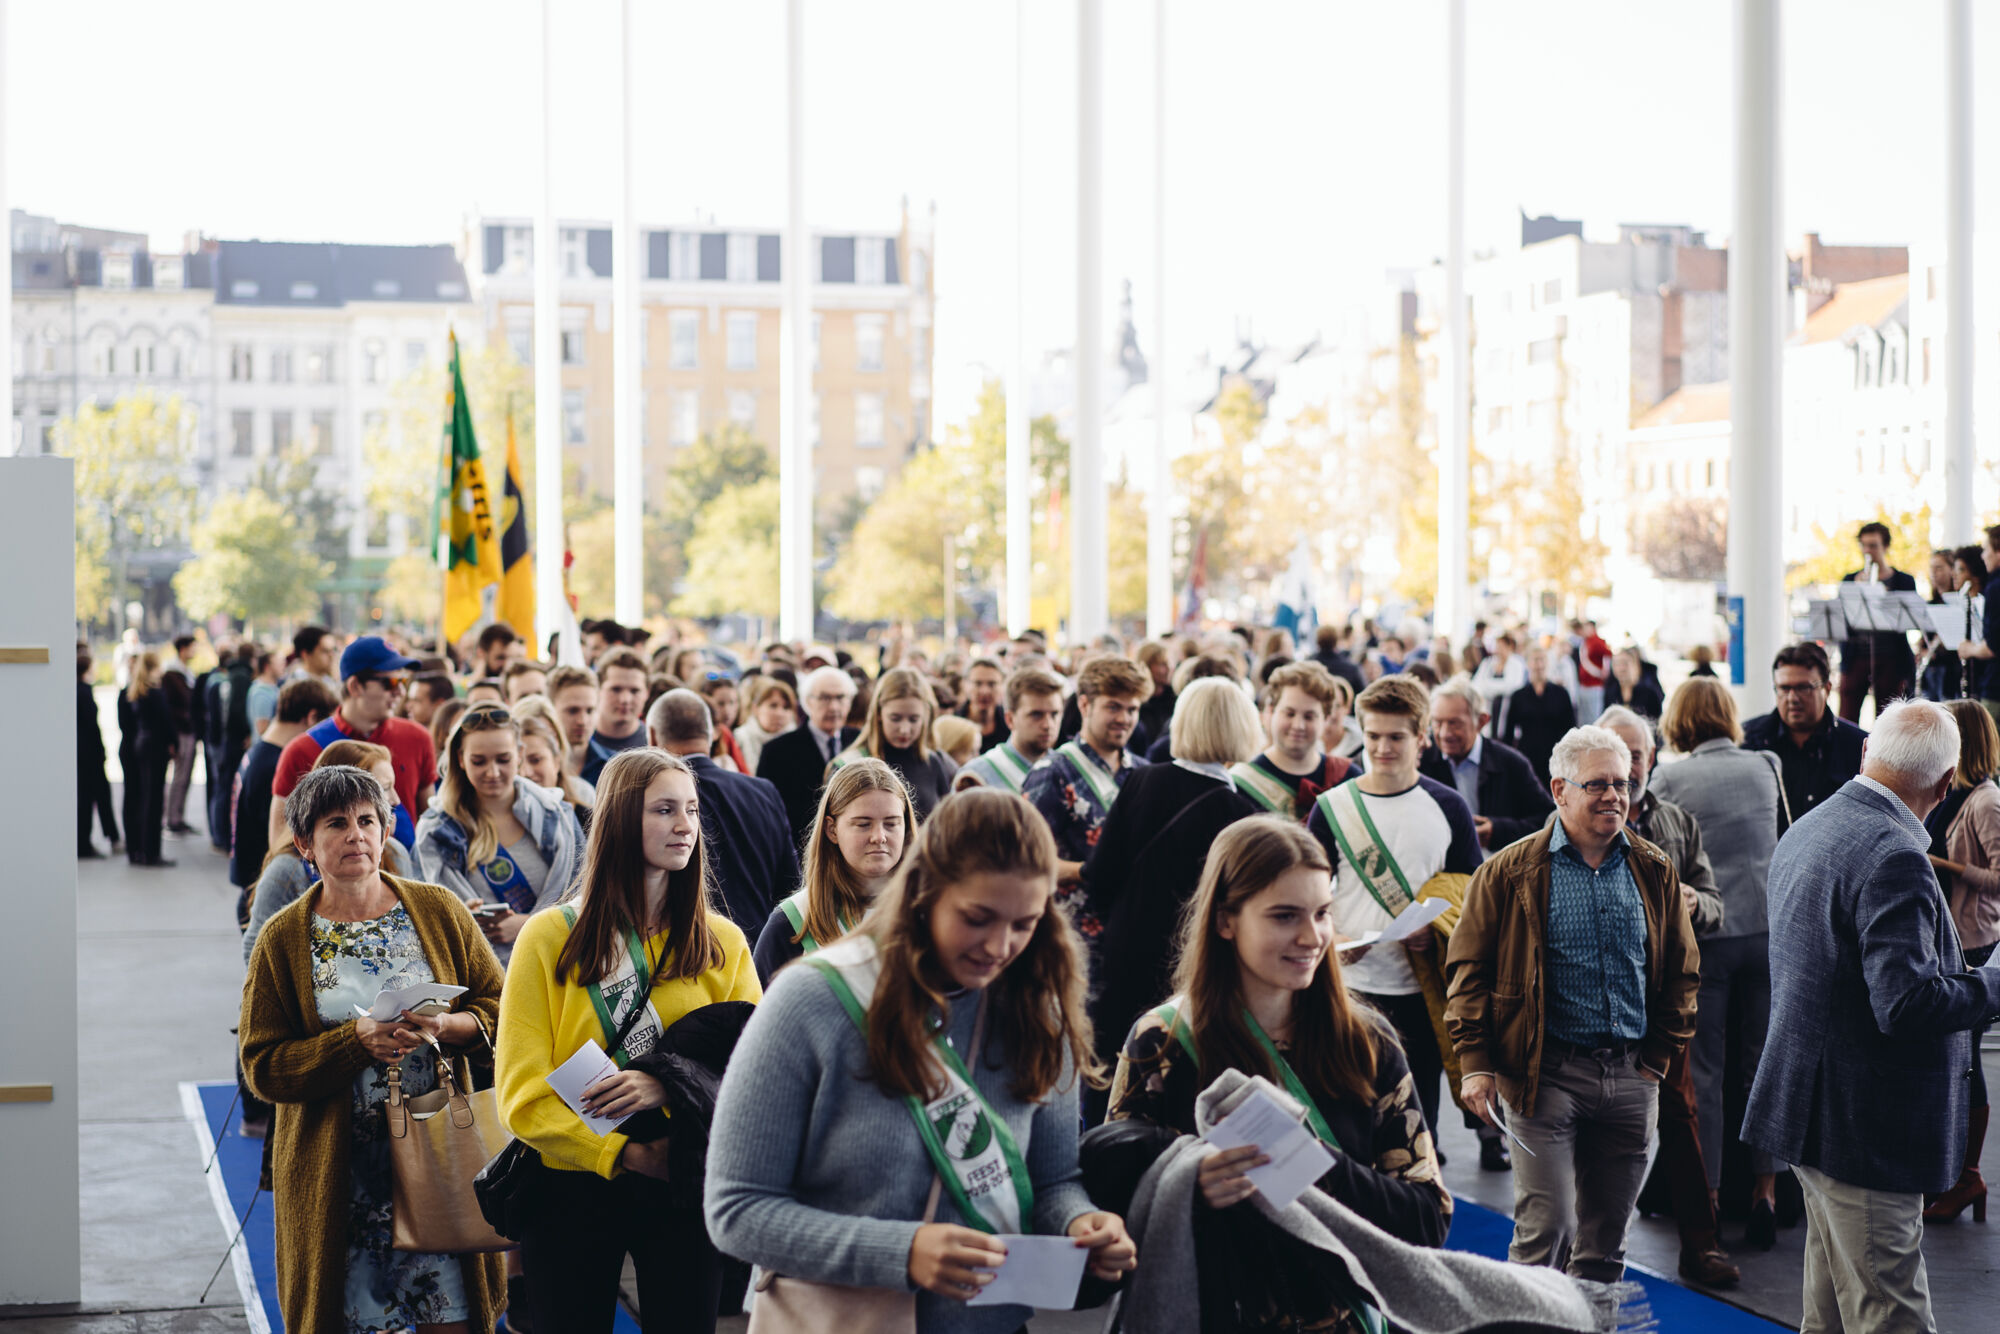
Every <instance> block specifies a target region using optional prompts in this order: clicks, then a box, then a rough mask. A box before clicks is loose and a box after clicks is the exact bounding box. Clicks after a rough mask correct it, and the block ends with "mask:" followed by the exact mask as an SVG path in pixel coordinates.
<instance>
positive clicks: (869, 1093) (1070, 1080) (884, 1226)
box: [707, 788, 1134, 1334]
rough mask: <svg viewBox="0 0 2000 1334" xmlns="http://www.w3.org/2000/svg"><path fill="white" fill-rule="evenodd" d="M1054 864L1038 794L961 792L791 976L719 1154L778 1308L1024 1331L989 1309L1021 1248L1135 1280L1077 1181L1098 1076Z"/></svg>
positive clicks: (754, 1054) (784, 979) (773, 1008)
mask: <svg viewBox="0 0 2000 1334" xmlns="http://www.w3.org/2000/svg"><path fill="white" fill-rule="evenodd" d="M1055 866H1056V851H1055V843H1054V840H1053V838H1052V837H1051V836H1050V834H1049V831H1048V828H1047V826H1046V825H1044V824H1043V823H1042V820H1041V817H1040V816H1038V815H1036V814H1035V811H1034V808H1033V807H1031V806H1029V805H1028V804H1027V802H1025V801H1024V800H1022V799H1021V798H1020V797H1016V796H1012V795H1010V794H1008V793H1004V792H996V791H993V790H992V789H990V788H975V789H974V790H972V791H970V792H961V793H958V794H956V795H953V796H949V797H946V798H945V800H944V801H943V802H941V803H940V804H939V805H938V808H937V810H936V811H935V812H934V813H933V814H932V816H931V818H930V820H929V821H928V822H927V823H926V824H925V825H924V826H923V828H922V830H921V831H920V832H919V833H918V835H917V840H916V846H915V847H913V848H912V849H911V851H910V854H909V856H908V858H907V859H906V860H905V862H904V864H903V867H902V869H901V870H899V871H898V872H897V873H896V876H895V877H894V878H893V879H892V880H891V881H890V882H889V884H888V886H887V887H885V888H884V889H883V891H882V894H881V896H880V897H879V898H878V899H877V900H876V901H875V905H874V907H872V908H871V909H870V910H869V912H868V915H867V916H866V917H865V918H864V919H863V920H862V922H861V924H860V925H859V927H857V928H856V930H855V931H854V932H853V934H851V935H849V936H847V937H846V938H845V939H842V940H839V941H836V942H834V943H833V944H831V945H828V946H826V947H824V948H822V949H820V950H819V951H818V952H817V953H815V954H813V955H811V956H809V957H808V958H807V959H806V960H805V961H804V962H803V963H801V964H799V965H798V966H796V967H792V968H787V969H785V970H784V971H783V972H781V973H780V974H779V975H778V976H777V977H776V978H775V979H774V980H773V982H772V984H771V992H770V995H769V996H768V997H766V999H765V1001H764V1003H763V1004H762V1005H761V1006H759V1007H758V1011H757V1013H756V1015H755V1016H754V1017H753V1018H752V1019H751V1020H750V1023H749V1025H748V1026H747V1027H746V1028H745V1029H744V1030H743V1037H742V1039H741V1040H740V1041H739V1042H738V1044H737V1047H736V1052H735V1056H734V1058H733V1059H732V1060H731V1062H730V1065H729V1071H728V1073H727V1074H726V1075H725V1076H724V1078H723V1081H722V1091H721V1094H720V1095H719V1097H718V1098H717V1101H716V1109H715V1119H714V1129H713V1132H712V1138H711V1139H710V1141H709V1151H708V1180H707V1214H708V1227H709V1233H710V1235H711V1236H713V1237H714V1238H715V1243H716V1245H717V1246H719V1247H720V1248H721V1249H722V1250H723V1251H724V1252H725V1253H727V1254H729V1255H733V1256H736V1257H738V1258H739V1259H744V1260H748V1261H751V1262H752V1263H754V1264H756V1265H758V1266H760V1267H761V1268H762V1269H763V1271H764V1275H765V1277H764V1278H763V1279H761V1280H760V1290H759V1292H758V1295H757V1298H756V1301H757V1302H758V1303H764V1302H767V1301H768V1302H771V1303H772V1304H773V1306H774V1308H775V1307H777V1306H787V1307H791V1308H792V1309H797V1308H798V1307H799V1306H806V1307H811V1306H813V1305H814V1304H815V1303H817V1304H818V1305H820V1306H821V1307H824V1306H825V1305H826V1304H827V1303H831V1302H834V1301H844V1302H849V1303H852V1302H855V1301H873V1300H878V1299H879V1303H880V1304H882V1305H885V1306H886V1305H900V1304H901V1303H902V1302H903V1301H905V1300H906V1298H905V1297H904V1294H908V1293H910V1291H911V1290H912V1289H913V1288H914V1289H917V1290H918V1291H916V1293H915V1296H914V1307H915V1310H914V1322H915V1328H916V1329H917V1330H918V1331H920V1334H946V1332H947V1331H949V1332H950V1334H960V1332H963V1334H1011V1331H1014V1330H1017V1329H1019V1328H1021V1327H1022V1326H1023V1325H1024V1324H1025V1323H1026V1322H1027V1320H1028V1318H1029V1316H1031V1315H1032V1314H1033V1312H1032V1311H1030V1310H1029V1309H1028V1308H1027V1307H1025V1306H1018V1305H1011V1304H1010V1305H996V1306H969V1305H967V1302H968V1299H970V1298H972V1297H973V1296H975V1295H977V1294H978V1292H979V1291H980V1289H981V1288H983V1287H984V1286H985V1285H986V1284H987V1283H988V1282H990V1281H991V1279H992V1275H993V1273H994V1272H995V1270H996V1269H997V1268H998V1267H999V1266H1001V1265H1002V1264H1004V1263H1005V1261H1006V1254H1007V1241H1006V1238H1007V1237H1009V1236H1019V1235H1021V1234H1046V1235H1052V1236H1069V1237H1072V1238H1074V1239H1075V1244H1076V1245H1077V1246H1078V1247H1079V1248H1081V1249H1085V1250H1087V1251H1089V1253H1090V1255H1089V1260H1088V1262H1087V1263H1088V1266H1089V1268H1090V1270H1091V1272H1093V1273H1095V1274H1096V1275H1098V1276H1099V1277H1100V1278H1104V1279H1109V1280H1115V1279H1117V1278H1118V1277H1119V1276H1120V1275H1121V1274H1123V1273H1124V1272H1125V1271H1127V1270H1129V1269H1130V1268H1132V1265H1133V1259H1134V1257H1133V1247H1132V1243H1131V1240H1130V1238H1129V1237H1128V1236H1127V1235H1126V1232H1125V1225H1124V1222H1123V1220H1122V1219H1120V1218H1119V1217H1118V1216H1117V1215H1115V1214H1109V1213H1104V1212H1102V1211H1100V1210H1098V1209H1097V1208H1096V1207H1095V1206H1094V1205H1093V1204H1092V1203H1091V1201H1090V1197H1089V1195H1088V1194H1086V1193H1085V1191H1084V1188H1083V1185H1082V1180H1081V1173H1080V1170H1079V1168H1078V1165H1077V1132H1078V1115H1077V1094H1078V1085H1079V1084H1080V1083H1081V1082H1082V1081H1084V1080H1087V1079H1093V1078H1097V1077H1098V1070H1097V1066H1096V1062H1095V1060H1094V1059H1093V1056H1092V1044H1091V1034H1090V1021H1089V1018H1088V1017H1087V1015H1086V1013H1085V1010H1084V988H1085V983H1086V979H1085V976H1084V965H1083V958H1082V952H1081V949H1080V948H1079V946H1078V944H1077V941H1076V938H1075V936H1074V934H1073V933H1072V931H1071V928H1070V926H1069V923H1068V921H1067V919H1066V918H1065V917H1064V916H1063V914H1062V913H1061V912H1059V911H1056V910H1055V909H1054V907H1053V904H1052V902H1051V899H1052V897H1053V895H1054V893H1055ZM934 1183H935V1188H934ZM830 1289H847V1290H849V1291H848V1292H847V1293H846V1294H845V1295H843V1294H841V1293H838V1292H835V1291H831V1290H830ZM855 1289H861V1290H864V1291H863V1292H862V1293H859V1294H857V1293H855V1292H854V1291H853V1290H855ZM873 1318H874V1319H875V1320H876V1321H877V1323H878V1324H879V1323H880V1321H881V1320H882V1319H884V1318H886V1313H882V1312H877V1313H875V1316H874V1317H873ZM901 1318H903V1319H908V1318H910V1317H909V1313H908V1312H907V1310H906V1311H905V1312H904V1314H903V1316H902V1317H901ZM751 1321H752V1326H753V1328H756V1327H758V1324H759V1317H758V1315H757V1313H756V1308H755V1307H753V1310H752V1315H751ZM870 1327H874V1326H870Z"/></svg>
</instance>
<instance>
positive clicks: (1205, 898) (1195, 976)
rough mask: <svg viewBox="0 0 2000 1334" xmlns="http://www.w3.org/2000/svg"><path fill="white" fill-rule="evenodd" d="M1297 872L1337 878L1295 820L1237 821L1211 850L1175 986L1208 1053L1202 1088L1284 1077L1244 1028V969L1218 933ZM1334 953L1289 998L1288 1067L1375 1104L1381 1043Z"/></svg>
mask: <svg viewBox="0 0 2000 1334" xmlns="http://www.w3.org/2000/svg"><path fill="white" fill-rule="evenodd" d="M1300 866H1304V867H1308V868H1310V869H1312V870H1315V871H1324V872H1326V873H1327V874H1328V875H1331V874H1332V872H1333V868H1332V866H1331V864H1330V863H1329V862H1328V861H1327V856H1326V853H1325V851H1324V850H1322V849H1321V847H1320V845H1319V842H1318V840H1317V839H1315V838H1313V836H1312V835H1311V834H1308V833H1307V832H1306V831H1305V827H1304V826H1302V825H1300V824H1299V823H1298V822H1297V821H1296V820H1287V819H1283V818H1281V817H1279V816H1276V815H1258V816H1252V817H1251V818H1249V819H1245V820H1238V821H1237V822H1236V823H1235V824H1233V825H1230V826H1229V827H1228V828H1227V829H1225V830H1223V831H1222V833H1221V834H1219V835H1217V836H1216V840H1215V842H1214V843H1213V844H1212V845H1211V846H1210V847H1209V850H1208V862H1207V864H1206V865H1205V866H1204V867H1203V868H1202V873H1201V885H1200V887H1199V888H1198V889H1196V890H1195V893H1194V898H1192V899H1191V900H1189V901H1188V907H1187V912H1186V914H1185V915H1184V916H1183V918H1182V921H1181V946H1180V958H1179V961H1178V963H1177V964H1176V965H1175V968H1174V990H1175V992H1177V993H1178V994H1179V995H1180V996H1181V997H1182V998H1183V999H1182V1004H1181V1011H1180V1022H1181V1023H1183V1024H1185V1025H1187V1028H1188V1032H1189V1033H1190V1034H1191V1035H1192V1036H1193V1038H1194V1046H1195V1050H1196V1051H1197V1052H1199V1053H1200V1054H1201V1082H1202V1084H1203V1085H1207V1084H1208V1083H1210V1082H1211V1081H1213V1080H1214V1079H1215V1078H1216V1076H1218V1075H1220V1074H1221V1073H1222V1072H1223V1071H1224V1070H1242V1071H1244V1072H1246V1073H1249V1074H1253V1075H1262V1076H1264V1077H1265V1078H1266V1079H1271V1080H1276V1079H1277V1078H1278V1071H1277V1069H1276V1068H1275V1067H1274V1066H1273V1065H1272V1063H1271V1059H1270V1056H1269V1055H1268V1054H1267V1053H1266V1052H1265V1050H1264V1044H1263V1043H1261V1042H1259V1041H1257V1038H1256V1036H1255V1035H1254V1034H1252V1033H1251V1031H1250V1026H1249V1024H1247V1023H1245V1022H1244V1019H1243V974H1242V965H1241V964H1240V963H1239V962H1238V961H1237V957H1236V947H1235V945H1234V944H1232V943H1231V942H1229V941H1227V940H1224V939H1223V937H1222V933H1221V930H1220V927H1221V925H1222V921H1223V919H1224V918H1225V917H1232V916H1235V915H1236V914H1238V913H1241V912H1242V911H1243V907H1244V905H1245V904H1247V903H1248V902H1249V901H1250V900H1251V899H1252V898H1255V897H1256V896H1257V895H1259V894H1261V893H1263V892H1264V891H1265V890H1267V889H1269V888H1270V887H1271V886H1272V885H1274V884H1276V883H1277V882H1278V879H1279V877H1281V876H1283V875H1284V874H1285V873H1286V872H1287V871H1290V870H1293V869H1294V868H1296V867H1300ZM1337 954H1338V951H1336V950H1332V949H1329V950H1327V952H1326V954H1325V956H1324V957H1323V958H1321V959H1320V962H1319V967H1318V968H1317V969H1316V970H1314V972H1313V979H1312V983H1311V984H1310V985H1309V986H1307V987H1306V988H1305V989H1304V990H1302V991H1300V992H1298V993H1297V994H1296V995H1295V996H1294V997H1293V999H1292V1050H1291V1056H1290V1060H1291V1065H1292V1068H1293V1069H1294V1070H1296V1071H1297V1072H1298V1075H1299V1078H1300V1079H1301V1080H1303V1081H1304V1082H1305V1085H1306V1087H1307V1088H1308V1089H1312V1090H1314V1091H1317V1092H1321V1093H1330V1094H1332V1095H1334V1096H1335V1097H1338V1098H1346V1099H1349V1100H1351V1101H1355V1102H1360V1103H1364V1104H1372V1103H1373V1102H1374V1101H1375V1043H1374V1041H1373V1039H1372V1038H1371V1037H1370V1035H1369V1032H1368V1027H1369V1025H1368V1021H1367V1019H1365V1018H1364V1017H1363V1016H1362V1015H1361V1014H1360V1013H1358V1012H1357V1010H1356V1009H1355V1006H1354V1003H1353V1001H1351V1000H1350V999H1349V998H1348V994H1347V984H1346V983H1345V982H1343V981H1342V980H1341V977H1340V963H1339V960H1338V958H1337V957H1336V956H1337Z"/></svg>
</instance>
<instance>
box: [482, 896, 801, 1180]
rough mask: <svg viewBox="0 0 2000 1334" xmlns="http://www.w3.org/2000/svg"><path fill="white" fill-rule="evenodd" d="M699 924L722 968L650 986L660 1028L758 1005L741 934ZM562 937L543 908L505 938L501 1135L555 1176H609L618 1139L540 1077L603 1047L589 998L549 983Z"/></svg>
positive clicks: (656, 947) (719, 922)
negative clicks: (719, 1009) (708, 1008)
mask: <svg viewBox="0 0 2000 1334" xmlns="http://www.w3.org/2000/svg"><path fill="white" fill-rule="evenodd" d="M708 920H709V929H710V930H711V931H713V932H714V933H715V938H716V940H717V941H719V942H720V943H721V945H722V955H723V957H722V966H721V967H719V968H710V969H709V970H707V971H706V972H704V973H702V974H701V975H700V976H698V977H692V978H661V979H659V980H657V981H655V982H654V984H653V992H652V1001H653V1008H654V1009H655V1010H657V1011H659V1015H660V1024H661V1026H662V1028H671V1027H672V1026H673V1023H674V1021H675V1020H676V1019H679V1018H680V1017H681V1016H682V1015H684V1014H686V1013H688V1012H689V1011H690V1010H698V1009H700V1008H701V1007H702V1006H704V1005H713V1004H715V1003H716V1002H718V1001H758V1000H762V999H763V996H764V993H763V989H762V988H760V987H759V986H758V985H757V969H756V967H755V966H754V965H753V964H752V963H751V961H750V946H749V943H748V942H747V941H745V940H744V938H743V932H742V931H741V930H740V929H738V927H737V926H736V924H735V923H734V922H731V921H730V920H729V919H728V918H726V917H723V916H722V915H721V914H719V913H712V914H710V916H709V919H708ZM569 931H570V926H569V921H568V920H567V918H566V917H565V916H564V914H563V913H562V912H560V911H558V910H556V909H550V910H548V911H545V912H538V913H536V914H535V915H534V916H532V917H530V918H529V919H528V921H527V924H526V925H525V926H523V927H522V928H521V934H520V937H519V938H518V939H516V940H515V942H514V957H513V959H512V961H511V962H509V964H508V965H507V989H506V991H505V992H503V993H502V995H501V997H500V1032H499V1035H498V1037H497V1039H496V1045H497V1047H498V1050H499V1054H498V1057H497V1058H496V1060H495V1062H494V1072H493V1086H494V1089H495V1090H496V1091H497V1092H498V1093H499V1095H500V1111H501V1115H502V1116H503V1117H504V1118H505V1119H506V1122H507V1129H508V1130H509V1131H511V1132H513V1134H514V1135H515V1136H516V1137H517V1138H519V1139H520V1140H522V1141H523V1142H524V1143H526V1144H528V1145H529V1146H530V1147H531V1148H534V1149H536V1150H538V1151H539V1152H540V1153H541V1155H542V1161H543V1162H545V1163H547V1164H548V1165H549V1166H550V1167H553V1168H557V1169H559V1170H561V1171H569V1172H595V1173H597V1174H598V1175H599V1176H603V1177H612V1176H616V1175H618V1173H619V1172H621V1171H623V1170H624V1169H623V1168H621V1167H619V1165H618V1155H619V1154H620V1153H622V1152H623V1151H624V1149H625V1136H623V1135H621V1134H619V1133H618V1132H617V1131H615V1130H614V1131H612V1132H611V1133H610V1134H608V1135H599V1134H597V1133H596V1132H594V1131H592V1130H591V1129H590V1128H589V1127H588V1126H586V1125H584V1123H583V1121H582V1119H581V1118H579V1117H578V1116H577V1114H576V1113H575V1112H573V1111H571V1110H570V1109H569V1105H568V1104H567V1103H565V1102H564V1101H563V1100H562V1099H561V1098H559V1097H557V1096H556V1092H555V1090H554V1089H552V1088H550V1087H549V1085H548V1080H547V1076H548V1073H549V1072H550V1071H551V1070H553V1069H555V1068H556V1067H557V1066H559V1065H561V1064H562V1063H563V1062H564V1061H566V1060H568V1059H569V1058H570V1057H571V1056H573V1055H575V1054H576V1049H577V1048H579V1047H581V1046H582V1045H583V1044H584V1043H585V1042H590V1041H595V1042H596V1043H597V1045H598V1046H600V1047H602V1046H603V1045H604V1044H605V1041H606V1039H607V1034H606V1033H605V1032H604V1027H603V1025H602V1024H600V1023H599V1022H598V1018H597V1008H596V1007H595V1006H594V1005H592V1004H591V1003H590V992H589V991H587V990H586V989H585V988H584V987H583V986H581V985H579V984H578V983H576V982H573V981H558V980H557V979H556V958H557V956H559V955H560V954H561V953H562V948H563V945H564V943H565V942H566V941H568V939H569ZM659 951H660V938H659V936H657V935H656V936H650V937H648V938H647V940H646V957H647V958H649V959H650V958H653V957H655V956H656V955H658V954H659ZM661 971H662V972H666V971H667V969H665V968H662V969H661Z"/></svg>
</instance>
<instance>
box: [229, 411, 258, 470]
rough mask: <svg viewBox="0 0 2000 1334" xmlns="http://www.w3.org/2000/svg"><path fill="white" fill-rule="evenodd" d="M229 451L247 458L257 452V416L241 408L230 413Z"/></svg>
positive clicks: (238, 456) (241, 457) (240, 457)
mask: <svg viewBox="0 0 2000 1334" xmlns="http://www.w3.org/2000/svg"><path fill="white" fill-rule="evenodd" d="M229 452H230V453H231V454H234V455H235V456H236V457H237V458H239V459H247V458H249V457H250V456H251V455H253V454H255V453H256V452H257V417H256V414H254V413H251V412H246V411H244V410H243V409H241V408H238V409H237V410H236V411H234V412H232V413H230V414H229Z"/></svg>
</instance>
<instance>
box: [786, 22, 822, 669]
mask: <svg viewBox="0 0 2000 1334" xmlns="http://www.w3.org/2000/svg"><path fill="white" fill-rule="evenodd" d="M805 23H806V16H805V4H804V0H785V254H784V261H783V264H782V265H781V268H782V277H783V279H784V303H785V306H784V314H783V316H782V318H781V321H780V326H779V328H780V349H779V353H778V419H779V420H778V634H779V635H780V636H781V637H783V638H785V639H811V638H812V636H813V512H812V503H813V458H812V283H813V273H814V269H815V267H816V266H815V265H814V264H813V263H812V234H811V233H810V232H808V231H807V230H806V97H805V94H806V90H805V78H806V32H805Z"/></svg>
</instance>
